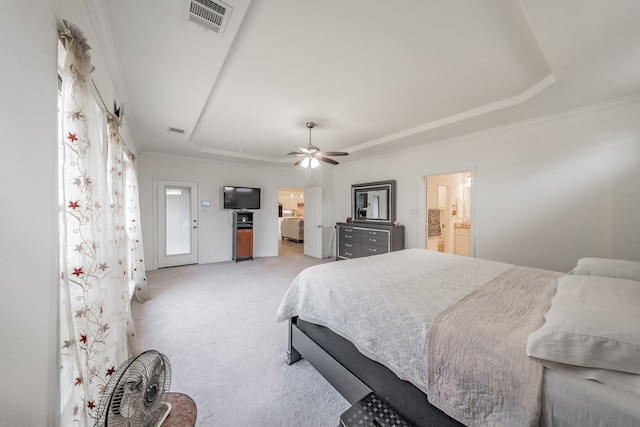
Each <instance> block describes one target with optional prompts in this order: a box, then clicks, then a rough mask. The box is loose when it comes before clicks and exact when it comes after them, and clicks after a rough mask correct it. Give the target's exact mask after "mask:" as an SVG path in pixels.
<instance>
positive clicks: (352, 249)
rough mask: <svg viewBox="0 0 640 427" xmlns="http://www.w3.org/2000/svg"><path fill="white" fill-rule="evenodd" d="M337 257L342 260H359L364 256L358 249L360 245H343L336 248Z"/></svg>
mask: <svg viewBox="0 0 640 427" xmlns="http://www.w3.org/2000/svg"><path fill="white" fill-rule="evenodd" d="M338 256H339V257H342V258H360V257H362V256H365V254H363V253H362V251H361V249H360V244H356V245H349V244H343V245H340V247H339V248H338Z"/></svg>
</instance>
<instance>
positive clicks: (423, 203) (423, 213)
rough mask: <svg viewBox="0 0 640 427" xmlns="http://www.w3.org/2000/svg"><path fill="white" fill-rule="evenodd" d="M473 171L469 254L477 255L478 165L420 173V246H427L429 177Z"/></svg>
mask: <svg viewBox="0 0 640 427" xmlns="http://www.w3.org/2000/svg"><path fill="white" fill-rule="evenodd" d="M465 172H470V173H471V187H470V189H469V193H470V195H471V201H470V204H469V211H470V212H469V222H470V224H471V226H470V227H469V256H470V257H473V258H475V256H476V232H475V230H476V225H477V224H476V211H475V207H476V189H475V188H476V185H475V184H476V166H475V165H472V166H465V167H459V168H451V169H437V170H429V171H427V172H424V173H422V174H421V175H420V185H419V186H418V188H419V191H420V193H419V194H418V217H419V220H418V243H419V245H418V247H419V248H423V249H425V248H426V244H425V241H426V238H425V237H426V236H425V228H426V225H427V224H426V222H427V219H426V218H427V187H426V186H427V177H430V176H438V175H449V174H455V173H465Z"/></svg>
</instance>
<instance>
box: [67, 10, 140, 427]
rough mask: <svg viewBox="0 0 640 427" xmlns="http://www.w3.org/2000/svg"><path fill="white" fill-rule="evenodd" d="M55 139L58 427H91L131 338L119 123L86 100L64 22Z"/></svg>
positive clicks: (80, 47) (86, 81) (79, 46)
mask: <svg viewBox="0 0 640 427" xmlns="http://www.w3.org/2000/svg"><path fill="white" fill-rule="evenodd" d="M64 25H65V26H66V31H65V32H64V33H63V34H62V39H63V41H64V44H65V47H66V50H67V55H66V60H65V64H64V69H63V70H62V92H61V105H60V109H61V110H60V115H61V123H60V129H61V135H60V149H59V153H60V159H59V168H60V194H61V203H62V206H61V214H60V269H61V273H60V309H61V312H60V339H61V343H60V345H61V347H60V348H61V350H60V354H61V360H60V362H61V379H60V380H61V386H60V391H61V417H62V419H61V423H60V424H61V425H65V426H66V425H74V426H76V425H79V426H92V425H93V424H94V422H95V419H96V417H97V415H98V414H97V413H96V412H97V409H98V406H99V404H100V400H101V398H102V391H103V389H104V386H105V385H106V383H107V382H108V381H109V378H110V376H111V375H112V374H113V372H114V371H115V369H116V368H117V367H118V365H119V364H120V363H122V362H124V361H125V360H126V359H127V358H128V357H129V345H128V340H129V339H130V338H132V337H133V335H132V331H133V327H132V323H131V313H130V293H129V289H128V282H129V274H130V273H129V263H128V247H129V239H128V235H127V217H126V210H125V173H126V166H125V154H124V144H123V143H122V140H121V138H120V137H119V135H118V123H117V118H115V117H113V116H110V118H109V120H107V122H108V124H107V126H108V132H107V133H105V131H104V116H103V113H102V109H101V108H100V107H99V106H98V105H97V103H96V100H95V99H94V98H93V96H92V93H91V87H90V85H91V77H90V74H91V71H92V69H93V67H92V65H91V57H90V55H89V49H90V47H89V45H88V44H87V42H86V39H85V38H84V36H83V34H82V32H81V31H80V30H79V29H78V28H77V27H75V26H73V25H72V24H70V23H68V22H64Z"/></svg>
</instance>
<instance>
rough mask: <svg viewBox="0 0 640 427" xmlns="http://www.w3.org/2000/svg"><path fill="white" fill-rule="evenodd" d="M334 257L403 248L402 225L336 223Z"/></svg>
mask: <svg viewBox="0 0 640 427" xmlns="http://www.w3.org/2000/svg"><path fill="white" fill-rule="evenodd" d="M336 236H337V238H336V259H349V258H360V257H365V256H371V255H378V254H383V253H387V252H391V251H398V250H400V249H404V226H402V225H398V226H396V225H381V224H366V225H364V224H353V223H346V222H345V223H342V222H339V223H337V224H336Z"/></svg>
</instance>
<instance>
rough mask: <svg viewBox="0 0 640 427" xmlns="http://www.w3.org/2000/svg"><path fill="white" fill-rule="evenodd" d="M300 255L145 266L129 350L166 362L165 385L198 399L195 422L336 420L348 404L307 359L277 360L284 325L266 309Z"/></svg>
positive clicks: (283, 345)
mask: <svg viewBox="0 0 640 427" xmlns="http://www.w3.org/2000/svg"><path fill="white" fill-rule="evenodd" d="M321 262H331V260H329V259H325V260H318V259H314V258H311V257H307V256H304V255H294V256H287V257H270V258H256V259H255V260H253V261H241V262H238V263H236V262H234V261H229V262H221V263H214V264H203V265H193V266H184V267H174V268H168V269H161V270H156V271H150V272H148V274H147V280H148V283H149V285H150V294H151V299H150V300H148V301H147V302H145V303H144V304H141V303H138V302H134V303H133V304H132V313H133V318H134V323H135V327H136V333H137V339H136V341H137V346H138V348H137V349H136V350H137V351H144V350H147V349H155V350H158V351H160V352H161V353H164V354H165V355H166V356H167V357H168V358H169V360H170V362H171V366H172V380H171V390H170V391H176V392H181V393H185V394H188V395H189V396H191V397H192V398H193V399H194V400H195V402H196V405H197V407H198V417H197V424H196V425H197V426H234V427H245V426H265V427H271V426H273V427H276V426H280V427H286V426H291V427H298V426H305V427H307V426H308V427H316V426H317V427H329V426H333V427H335V426H337V425H338V423H339V416H340V414H341V413H342V412H344V411H345V410H346V409H348V407H349V404H348V403H347V401H346V400H344V399H343V398H342V396H340V394H339V393H338V392H336V391H335V390H334V389H333V388H332V387H331V386H330V385H329V383H327V382H326V381H325V380H324V378H322V377H321V376H320V374H318V373H317V372H316V371H315V370H314V369H313V367H312V366H311V365H309V364H308V362H306V361H304V360H302V361H300V362H298V363H295V364H293V365H291V366H289V365H287V364H286V350H287V325H286V324H285V323H276V321H275V313H276V310H277V308H278V306H279V304H280V300H281V299H282V296H283V295H284V293H285V291H286V290H287V288H288V286H289V284H290V283H291V281H292V280H293V279H294V278H295V276H296V275H297V274H298V273H299V272H300V271H302V270H303V269H304V268H306V267H308V266H311V265H315V264H318V263H321Z"/></svg>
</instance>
